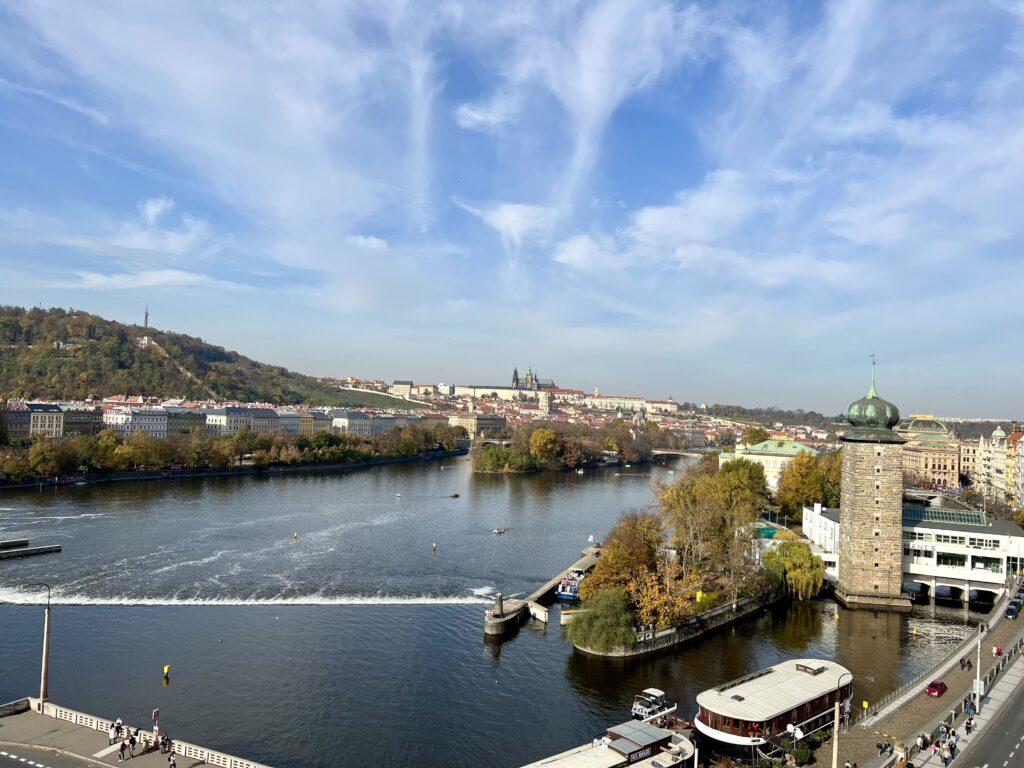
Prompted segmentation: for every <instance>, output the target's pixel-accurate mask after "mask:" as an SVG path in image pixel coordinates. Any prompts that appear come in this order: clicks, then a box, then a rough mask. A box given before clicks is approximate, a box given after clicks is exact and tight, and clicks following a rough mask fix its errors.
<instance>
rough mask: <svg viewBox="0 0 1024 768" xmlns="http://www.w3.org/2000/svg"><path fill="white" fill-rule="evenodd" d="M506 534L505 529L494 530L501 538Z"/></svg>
mask: <svg viewBox="0 0 1024 768" xmlns="http://www.w3.org/2000/svg"><path fill="white" fill-rule="evenodd" d="M504 532H505V529H504V528H495V529H494V531H493V533H496V534H498V535H499V536H500V535H501V534H503V533H504Z"/></svg>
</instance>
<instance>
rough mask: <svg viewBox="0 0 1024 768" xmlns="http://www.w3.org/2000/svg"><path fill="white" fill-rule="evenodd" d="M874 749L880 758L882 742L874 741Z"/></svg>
mask: <svg viewBox="0 0 1024 768" xmlns="http://www.w3.org/2000/svg"><path fill="white" fill-rule="evenodd" d="M875 749H876V750H877V751H878V756H879V757H881V756H882V750H883V749H884V747H883V746H882V742H880V741H876V742H875Z"/></svg>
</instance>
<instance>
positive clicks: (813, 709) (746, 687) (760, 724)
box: [693, 659, 853, 762]
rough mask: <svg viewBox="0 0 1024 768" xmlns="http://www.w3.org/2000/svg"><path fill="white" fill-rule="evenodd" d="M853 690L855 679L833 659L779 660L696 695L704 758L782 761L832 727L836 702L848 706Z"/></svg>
mask: <svg viewBox="0 0 1024 768" xmlns="http://www.w3.org/2000/svg"><path fill="white" fill-rule="evenodd" d="M843 678H845V682H843ZM840 683H842V685H840ZM852 688H853V675H852V674H851V673H850V671H849V670H847V669H846V668H845V667H843V666H840V665H839V664H836V663H835V662H833V661H827V660H823V659H790V660H788V661H783V662H779V663H778V664H776V665H774V666H772V667H768V668H766V669H762V670H760V671H758V672H754V673H752V674H749V675H746V676H744V677H741V678H739V679H737V680H732V681H730V682H728V683H725V684H724V685H721V686H719V687H717V688H711V689H709V690H706V691H704V692H702V693H700V694H698V695H697V706H698V711H697V715H696V716H695V717H694V719H693V725H694V728H695V729H696V730H695V732H696V737H697V746H698V747H699V748H700V750H701V753H702V754H708V755H714V756H717V757H728V758H731V759H733V760H739V761H743V762H746V761H750V762H756V761H757V760H759V759H761V758H767V757H780V756H781V755H782V754H783V753H784V752H787V751H790V750H791V749H792V748H793V746H794V744H795V742H797V741H799V740H800V739H802V738H804V737H806V736H808V735H810V734H811V733H814V732H815V731H819V730H821V729H823V728H828V727H830V726H831V725H832V724H833V720H834V707H835V703H836V701H837V700H839V701H840V702H845V703H846V707H847V708H848V707H849V699H850V696H851V694H852Z"/></svg>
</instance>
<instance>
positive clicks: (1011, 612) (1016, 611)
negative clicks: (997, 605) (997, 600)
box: [1003, 605, 1020, 619]
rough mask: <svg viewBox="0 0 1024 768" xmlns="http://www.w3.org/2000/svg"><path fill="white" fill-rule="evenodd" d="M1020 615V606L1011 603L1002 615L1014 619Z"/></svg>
mask: <svg viewBox="0 0 1024 768" xmlns="http://www.w3.org/2000/svg"><path fill="white" fill-rule="evenodd" d="M1019 615H1020V606H1016V605H1011V606H1010V607H1009V608H1007V609H1006V612H1005V613H1004V614H1003V616H1004V617H1005V618H1007V619H1016V618H1017V617H1018V616H1019Z"/></svg>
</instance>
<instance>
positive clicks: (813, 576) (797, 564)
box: [761, 541, 825, 600]
mask: <svg viewBox="0 0 1024 768" xmlns="http://www.w3.org/2000/svg"><path fill="white" fill-rule="evenodd" d="M761 565H762V567H763V568H764V570H765V571H766V573H767V575H768V578H769V581H774V582H775V583H779V582H780V581H781V579H780V577H783V576H784V580H785V586H786V591H787V592H789V594H790V595H792V596H793V597H795V598H796V599H797V600H810V599H811V598H812V597H814V596H815V595H817V594H818V592H819V591H821V585H822V582H823V581H824V580H825V563H824V561H823V560H822V559H821V558H820V557H818V556H817V555H815V554H814V553H812V552H811V548H810V546H809V545H808V544H807V543H806V542H803V541H784V542H782V543H781V544H779V546H778V547H776V548H775V549H774V550H770V551H768V552H765V553H764V555H763V556H762V558H761Z"/></svg>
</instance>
